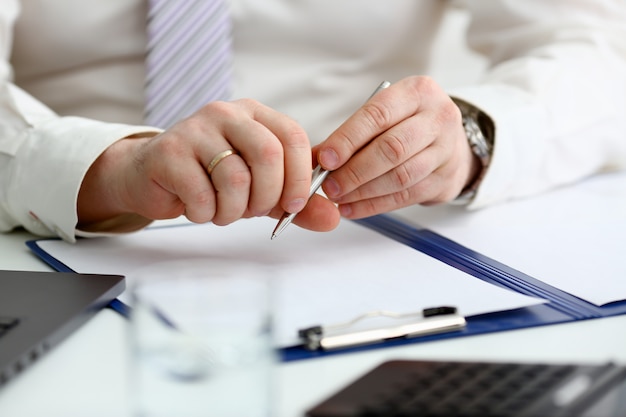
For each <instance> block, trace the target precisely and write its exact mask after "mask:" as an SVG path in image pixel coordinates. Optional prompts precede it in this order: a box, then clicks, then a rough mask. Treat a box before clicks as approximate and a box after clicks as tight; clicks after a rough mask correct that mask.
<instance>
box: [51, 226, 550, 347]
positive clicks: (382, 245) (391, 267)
mask: <svg viewBox="0 0 626 417" xmlns="http://www.w3.org/2000/svg"><path fill="white" fill-rule="evenodd" d="M275 223H276V222H275V220H272V219H268V218H256V219H250V220H243V221H239V222H236V223H234V224H232V225H229V226H226V227H218V226H214V225H184V226H173V227H164V228H150V229H147V230H144V231H141V232H138V233H134V234H130V235H124V236H119V237H106V238H97V239H83V240H80V241H79V242H77V243H76V244H75V245H71V244H67V243H65V242H62V241H58V240H50V241H40V242H39V245H40V247H41V248H42V249H44V250H45V251H46V252H48V253H49V254H50V255H52V256H54V257H55V258H56V259H58V260H60V261H62V262H64V263H65V264H66V265H67V266H68V267H70V268H71V269H73V270H74V271H76V272H81V273H105V274H121V275H125V276H126V277H127V279H128V285H129V286H130V285H132V279H133V275H134V274H136V273H139V272H140V271H141V270H142V269H145V268H148V267H149V268H150V269H151V270H152V271H154V270H158V271H159V272H158V273H160V274H163V275H167V274H168V268H172V267H175V265H180V261H181V260H189V261H190V262H193V263H194V266H195V267H197V266H198V263H199V262H200V263H206V271H207V273H210V270H211V259H212V258H216V257H219V258H228V259H232V261H233V262H238V261H241V260H251V261H258V262H262V263H264V264H266V265H271V266H272V268H273V270H274V271H275V272H276V275H277V278H276V279H277V282H278V283H279V284H278V285H276V290H277V293H276V297H275V300H276V301H275V322H276V338H277V344H278V345H279V346H281V347H285V346H290V345H293V344H296V343H297V342H298V341H297V330H298V329H300V328H305V327H309V326H313V325H331V324H335V323H338V322H345V321H349V320H351V319H353V318H355V317H356V316H359V315H361V314H363V313H367V312H370V311H373V310H390V311H394V312H398V313H410V312H419V311H421V310H422V309H423V308H427V307H436V306H441V305H446V306H456V307H457V308H458V309H459V312H460V313H461V314H463V315H465V316H472V315H476V314H482V313H487V312H495V311H504V310H511V309H516V308H520V307H524V306H530V305H535V304H540V303H542V302H545V301H544V300H541V299H536V298H531V297H527V296H524V295H521V294H518V293H516V292H513V291H509V290H505V289H502V288H500V287H496V286H494V285H491V284H488V283H485V282H484V281H482V280H480V279H477V278H475V277H472V276H470V275H468V274H466V273H464V272H462V271H459V270H457V269H455V268H453V267H450V266H448V265H446V264H444V263H442V262H440V261H438V260H436V259H434V258H431V257H429V256H427V255H424V254H423V253H421V252H419V251H417V250H415V249H413V248H410V247H408V246H405V245H403V244H401V243H399V242H396V241H394V240H392V239H389V238H387V237H384V236H382V235H380V234H378V233H376V232H374V231H372V230H369V229H367V228H366V227H363V226H360V225H358V224H355V223H353V222H350V221H342V223H341V224H340V226H339V227H338V229H336V230H334V231H332V232H329V233H315V232H310V231H306V230H303V229H300V228H299V227H297V226H295V225H292V226H290V227H289V228H288V229H287V230H286V231H285V232H283V234H281V235H280V237H279V238H277V239H274V240H270V234H271V231H272V229H273V228H274V226H275ZM155 264H158V265H159V266H160V267H159V268H154V265H155ZM169 272H171V271H169ZM121 298H122V300H124V295H122V297H121Z"/></svg>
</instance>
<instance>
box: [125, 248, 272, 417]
mask: <svg viewBox="0 0 626 417" xmlns="http://www.w3.org/2000/svg"><path fill="white" fill-rule="evenodd" d="M269 275H270V274H269V272H268V270H267V268H265V267H264V266H263V265H261V264H254V263H248V262H238V261H236V260H230V261H225V260H215V259H207V260H190V261H178V262H166V263H161V264H155V265H152V266H151V267H149V268H144V269H143V270H141V271H139V272H138V273H136V274H134V275H133V276H132V277H129V278H130V279H129V287H130V291H131V297H132V306H133V311H132V316H131V326H130V328H131V335H130V338H129V339H130V341H131V364H130V370H131V375H130V377H131V384H130V389H131V404H132V407H133V412H134V416H137V417H161V416H163V417H172V416H177V417H201V416H202V417H269V416H271V415H272V404H273V403H274V399H273V378H272V374H273V367H274V364H275V362H276V353H275V350H274V348H273V343H272V315H271V291H270V288H271V283H270V281H271V277H270V276H269Z"/></svg>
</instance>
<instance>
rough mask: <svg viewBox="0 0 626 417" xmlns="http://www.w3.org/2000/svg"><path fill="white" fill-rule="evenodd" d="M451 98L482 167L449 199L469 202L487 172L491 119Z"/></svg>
mask: <svg viewBox="0 0 626 417" xmlns="http://www.w3.org/2000/svg"><path fill="white" fill-rule="evenodd" d="M452 100H453V101H454V103H455V104H456V105H457V106H458V107H459V109H460V110H461V116H462V121H463V128H464V129H465V135H466V136H467V141H468V142H469V145H470V148H471V149H472V152H473V153H474V155H476V156H477V157H478V159H479V160H480V162H481V164H482V169H481V171H480V173H479V174H478V176H477V177H476V179H475V180H474V181H472V183H471V184H469V185H468V186H467V187H465V188H464V189H463V191H461V194H459V195H458V197H456V198H455V199H454V200H452V201H451V204H458V205H462V204H467V203H469V202H470V201H471V200H472V199H473V198H474V196H475V195H476V190H477V189H478V186H479V185H480V183H481V181H482V179H483V177H484V176H485V173H486V172H487V167H489V163H490V162H491V153H492V151H493V131H494V127H493V121H492V120H491V119H490V118H489V116H487V115H486V114H485V113H484V112H482V111H481V110H480V109H479V108H477V107H475V106H473V105H471V104H469V103H468V102H466V101H463V100H461V99H458V98H454V97H453V98H452Z"/></svg>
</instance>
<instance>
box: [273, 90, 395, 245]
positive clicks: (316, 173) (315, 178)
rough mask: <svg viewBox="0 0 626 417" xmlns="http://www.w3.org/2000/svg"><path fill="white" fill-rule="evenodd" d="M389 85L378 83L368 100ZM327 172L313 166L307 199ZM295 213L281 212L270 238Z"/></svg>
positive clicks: (287, 223) (290, 220)
mask: <svg viewBox="0 0 626 417" xmlns="http://www.w3.org/2000/svg"><path fill="white" fill-rule="evenodd" d="M390 85H391V83H390V82H389V81H383V82H382V83H380V85H379V86H378V87H376V90H374V92H373V93H372V94H371V95H370V96H369V98H368V100H369V99H370V98H372V97H374V96H375V95H376V93H378V92H379V91H380V90H382V89H384V88H387V87H389V86H390ZM329 173H330V171H327V170H325V169H323V168H322V167H321V165H318V166H316V167H315V169H314V170H313V173H312V174H311V188H310V189H309V199H311V197H312V196H313V194H315V193H316V192H317V190H318V189H319V188H320V186H321V185H322V183H323V182H324V180H325V179H326V177H327V176H328V174H329ZM297 214H298V213H287V212H285V213H283V215H282V217H281V218H280V220H279V221H278V224H277V225H276V227H275V228H274V231H273V232H272V239H274V238H276V237H278V236H279V235H280V234H281V233H282V232H283V230H285V229H286V228H287V226H289V225H290V224H291V222H292V221H293V219H294V218H295V217H296V215H297Z"/></svg>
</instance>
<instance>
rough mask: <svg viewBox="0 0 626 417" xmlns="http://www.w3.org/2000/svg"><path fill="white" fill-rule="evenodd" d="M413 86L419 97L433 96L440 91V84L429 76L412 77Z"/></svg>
mask: <svg viewBox="0 0 626 417" xmlns="http://www.w3.org/2000/svg"><path fill="white" fill-rule="evenodd" d="M411 85H412V86H413V88H414V89H415V91H416V93H417V94H419V95H432V94H434V93H435V92H436V91H438V90H439V84H437V82H436V81H435V80H434V79H433V78H431V77H429V76H427V75H418V76H415V77H412V78H411Z"/></svg>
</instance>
